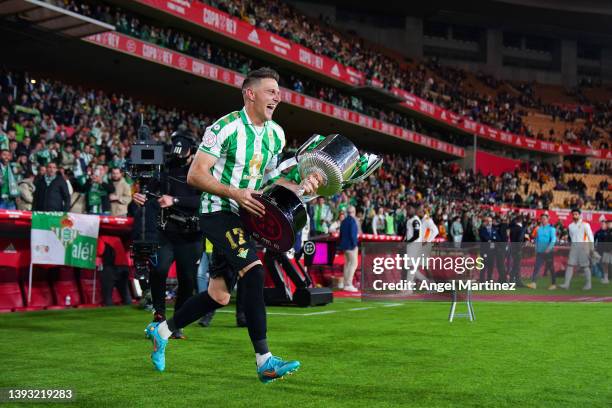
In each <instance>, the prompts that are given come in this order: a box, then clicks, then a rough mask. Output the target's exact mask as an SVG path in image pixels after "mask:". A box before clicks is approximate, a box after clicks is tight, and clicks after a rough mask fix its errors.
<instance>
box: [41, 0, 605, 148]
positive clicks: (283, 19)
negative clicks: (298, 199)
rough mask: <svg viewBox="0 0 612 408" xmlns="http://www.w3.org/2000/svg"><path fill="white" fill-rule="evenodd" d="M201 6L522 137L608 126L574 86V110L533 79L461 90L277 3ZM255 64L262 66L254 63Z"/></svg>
mask: <svg viewBox="0 0 612 408" xmlns="http://www.w3.org/2000/svg"><path fill="white" fill-rule="evenodd" d="M49 1H50V2H51V3H54V4H57V5H61V6H63V7H66V8H67V9H69V10H71V11H75V12H77V13H81V14H84V15H88V16H91V17H94V18H97V19H100V20H102V21H106V22H108V23H111V24H114V25H115V26H116V27H117V30H118V31H119V32H122V33H125V34H128V35H131V36H134V37H138V38H141V39H143V40H145V41H149V42H152V43H155V44H159V45H162V46H165V47H168V48H172V49H175V50H177V51H180V52H184V53H187V54H190V55H193V56H195V57H197V58H201V59H204V60H206V61H210V62H212V63H214V64H218V65H221V66H224V67H227V68H230V69H234V70H237V71H239V72H242V73H246V72H247V71H248V70H249V69H250V67H252V66H253V65H254V64H253V60H252V59H249V58H246V57H244V56H242V55H240V54H238V53H237V52H233V51H226V50H222V49H219V48H218V47H216V46H214V45H212V44H211V43H209V42H207V41H204V40H201V39H196V38H195V37H194V36H192V35H189V34H186V33H181V32H178V31H176V30H173V29H171V28H167V27H166V28H158V27H154V26H152V25H149V24H146V23H143V22H141V18H139V17H138V16H136V15H133V14H130V13H127V12H125V11H123V10H121V9H118V8H115V7H112V6H109V5H101V4H88V3H85V2H82V1H79V2H77V1H74V0H49ZM205 3H207V4H210V5H212V6H213V7H216V8H219V9H220V10H222V11H225V12H227V13H228V14H230V15H232V16H234V17H237V18H240V19H241V20H243V21H246V22H248V23H249V24H252V25H254V26H256V27H259V28H262V29H264V30H267V31H270V32H273V33H275V34H277V35H280V36H282V37H284V38H286V39H288V40H291V41H294V42H297V43H300V44H302V45H304V46H306V47H308V48H310V49H312V50H313V51H314V52H316V53H318V54H320V55H325V56H327V57H329V58H332V59H335V60H337V61H339V62H341V63H343V64H345V65H347V66H351V67H353V68H356V69H358V70H360V71H362V72H364V73H365V75H366V78H368V79H376V80H378V81H380V82H382V83H383V84H384V86H385V88H387V89H390V88H400V89H405V90H407V91H409V92H411V93H413V94H415V95H417V96H419V97H422V98H424V99H427V100H429V101H431V102H433V103H435V104H438V105H440V106H442V107H444V108H447V109H450V110H452V111H454V112H456V113H459V114H461V115H464V116H466V117H469V118H471V119H472V120H475V121H478V122H481V123H485V124H488V125H491V126H494V127H497V128H500V129H503V130H505V131H509V132H513V133H517V134H523V135H527V136H531V137H535V138H538V139H541V140H547V141H554V142H558V141H565V142H568V143H571V144H577V145H585V146H589V147H593V148H608V147H609V142H608V139H609V135H610V131H612V114H610V112H611V109H610V108H611V107H612V100H611V101H609V102H608V103H593V102H591V101H588V100H587V99H586V98H585V97H584V96H583V95H582V94H581V93H580V91H579V89H580V88H578V91H577V92H576V94H577V95H578V96H580V98H579V100H580V101H581V103H582V104H584V105H585V106H589V109H583V106H582V104H577V105H576V106H574V107H562V106H559V105H551V104H545V103H543V102H542V101H541V99H540V98H537V97H536V95H535V92H534V89H533V86H532V84H529V83H520V84H511V85H510V84H509V87H510V88H511V89H513V90H514V91H515V92H510V91H507V90H501V89H500V87H501V85H502V84H504V81H501V80H497V79H495V78H493V77H490V76H486V75H484V74H478V75H477V78H478V79H479V80H480V81H481V82H482V83H484V84H486V85H487V86H489V87H491V88H493V89H494V90H495V97H492V96H491V95H489V94H482V93H479V92H477V91H474V90H470V89H468V87H466V86H465V85H464V80H465V78H466V72H465V71H463V70H460V69H456V68H452V67H448V66H445V65H441V64H439V63H438V62H437V61H436V60H435V59H429V60H427V61H422V62H420V63H418V64H406V63H404V62H402V61H399V60H398V59H397V58H396V57H392V56H387V55H386V54H385V53H383V52H382V51H380V50H377V49H375V48H374V47H372V46H370V45H368V44H366V43H365V42H364V40H363V39H361V38H358V37H355V36H349V35H347V34H346V33H341V32H339V31H338V30H337V29H335V28H333V27H332V26H331V25H330V24H328V23H327V22H326V21H325V19H322V18H320V19H319V20H314V19H311V18H309V17H307V16H305V15H303V14H302V13H300V12H299V11H298V10H296V9H295V8H293V7H291V6H290V5H288V4H286V3H284V2H281V1H278V0H276V1H271V2H266V4H265V5H264V4H262V3H259V2H256V1H252V0H247V1H245V0H240V1H239V0H208V1H205ZM259 65H261V64H259ZM284 85H286V86H288V87H290V88H292V89H294V90H296V91H298V92H304V93H306V94H308V95H311V96H316V97H318V98H320V99H323V100H326V101H329V102H331V103H334V104H336V105H338V106H342V107H345V108H349V109H352V110H356V111H358V112H362V113H365V114H368V115H370V116H373V117H376V118H379V119H382V120H385V121H388V122H390V123H394V124H396V125H399V126H403V127H406V128H412V129H413V130H416V129H414V125H413V123H414V122H413V121H412V120H411V119H410V118H408V117H406V116H405V115H402V114H401V113H399V112H396V111H389V110H386V111H383V110H381V109H379V108H376V107H373V106H371V105H369V104H367V103H364V101H363V100H361V99H360V98H358V97H355V96H351V95H344V94H342V93H340V92H339V91H338V90H337V89H334V88H332V87H329V86H325V85H322V84H315V83H314V82H312V81H306V80H304V79H294V78H292V80H291V81H290V82H289V83H286V84H284ZM528 110H537V111H539V112H541V113H544V114H548V115H550V116H551V118H552V121H553V122H554V121H556V120H560V121H564V122H569V123H572V124H574V123H575V122H576V120H577V119H583V120H584V123H583V124H580V125H578V124H576V126H574V127H573V128H571V129H567V130H565V131H563V132H562V133H561V134H559V132H558V131H556V130H555V129H553V128H551V129H550V130H549V131H548V132H544V131H543V130H542V129H538V130H534V129H532V128H531V127H530V126H529V125H528V124H527V123H525V121H524V120H523V118H524V117H525V116H526V115H527V114H528Z"/></svg>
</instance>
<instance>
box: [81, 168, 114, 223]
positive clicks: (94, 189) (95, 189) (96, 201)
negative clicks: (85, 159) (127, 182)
mask: <svg viewBox="0 0 612 408" xmlns="http://www.w3.org/2000/svg"><path fill="white" fill-rule="evenodd" d="M103 176H104V174H103V171H102V170H101V169H96V170H95V171H94V172H93V174H92V176H91V179H90V180H87V183H85V186H84V190H85V194H86V197H87V212H88V213H89V214H105V215H108V214H110V211H111V205H110V195H111V194H112V193H113V192H114V191H115V189H114V187H113V186H112V185H111V184H109V183H106V182H104V181H103V179H102V178H103Z"/></svg>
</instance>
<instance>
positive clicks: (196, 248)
mask: <svg viewBox="0 0 612 408" xmlns="http://www.w3.org/2000/svg"><path fill="white" fill-rule="evenodd" d="M195 149H196V143H195V140H194V138H193V136H192V134H191V133H190V132H189V131H188V130H185V129H180V130H178V131H176V132H174V133H173V134H172V150H171V153H170V158H169V160H168V161H167V162H166V166H165V170H164V171H163V172H162V173H161V177H160V179H159V180H152V181H151V182H150V183H149V184H148V185H147V190H148V191H153V192H158V191H159V192H160V194H159V195H157V198H151V197H150V196H149V197H147V195H145V194H141V193H136V194H134V197H133V198H134V202H135V203H136V204H138V205H140V206H143V205H144V208H145V211H146V213H145V235H146V239H148V240H151V241H156V242H158V243H159V249H158V250H157V253H156V254H154V255H153V256H151V258H150V261H151V272H150V277H149V280H150V286H151V296H152V300H153V308H154V309H155V312H154V317H153V320H154V321H163V320H165V319H166V317H165V314H166V279H167V277H168V271H169V269H170V266H171V265H172V262H173V261H176V273H177V279H178V290H177V295H176V303H175V310H178V309H180V308H181V306H182V305H183V303H184V302H185V301H186V300H187V299H189V297H191V296H192V295H193V292H194V286H195V277H196V274H197V268H198V260H199V259H200V257H201V256H202V250H203V248H202V234H201V233H200V231H199V227H198V225H199V224H198V223H197V222H195V223H193V224H192V223H189V222H187V223H186V222H184V220H188V219H190V218H193V217H197V212H198V208H199V205H200V193H199V192H198V191H197V190H195V189H194V188H192V187H191V186H189V185H188V184H187V182H186V180H187V172H188V171H189V166H190V164H191V161H192V160H193V156H194V152H195ZM194 219H195V220H196V221H197V218H194ZM135 221H136V224H138V223H140V217H136V218H135ZM140 228H141V226H139V225H135V228H134V230H135V231H138V230H140ZM173 337H174V338H178V339H183V338H185V336H184V335H183V332H182V330H177V331H176V332H174V333H173Z"/></svg>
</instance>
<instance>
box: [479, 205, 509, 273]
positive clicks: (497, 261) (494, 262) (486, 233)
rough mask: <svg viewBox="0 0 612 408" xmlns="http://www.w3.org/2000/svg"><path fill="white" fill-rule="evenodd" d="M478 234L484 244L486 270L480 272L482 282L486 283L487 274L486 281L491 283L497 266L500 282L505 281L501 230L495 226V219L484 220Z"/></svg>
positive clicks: (487, 218) (488, 217)
mask: <svg viewBox="0 0 612 408" xmlns="http://www.w3.org/2000/svg"><path fill="white" fill-rule="evenodd" d="M478 234H479V236H480V241H481V242H482V244H481V248H482V252H481V253H482V256H483V257H484V259H485V261H484V268H483V269H482V270H481V271H480V281H481V282H485V279H484V278H485V273H486V278H487V279H486V280H487V281H490V280H492V279H493V270H494V268H495V266H497V275H498V278H499V281H500V282H503V281H505V278H504V275H505V267H504V264H503V263H504V259H503V256H502V253H501V252H500V246H501V245H500V244H499V242H501V238H500V234H499V230H498V229H497V228H495V227H494V226H493V218H492V217H491V216H486V217H485V218H484V223H483V225H482V226H481V227H480V229H479V231H478Z"/></svg>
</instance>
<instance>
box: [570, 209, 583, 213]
mask: <svg viewBox="0 0 612 408" xmlns="http://www.w3.org/2000/svg"><path fill="white" fill-rule="evenodd" d="M573 213H578V214H581V213H582V211H580V208H572V214H573Z"/></svg>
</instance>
